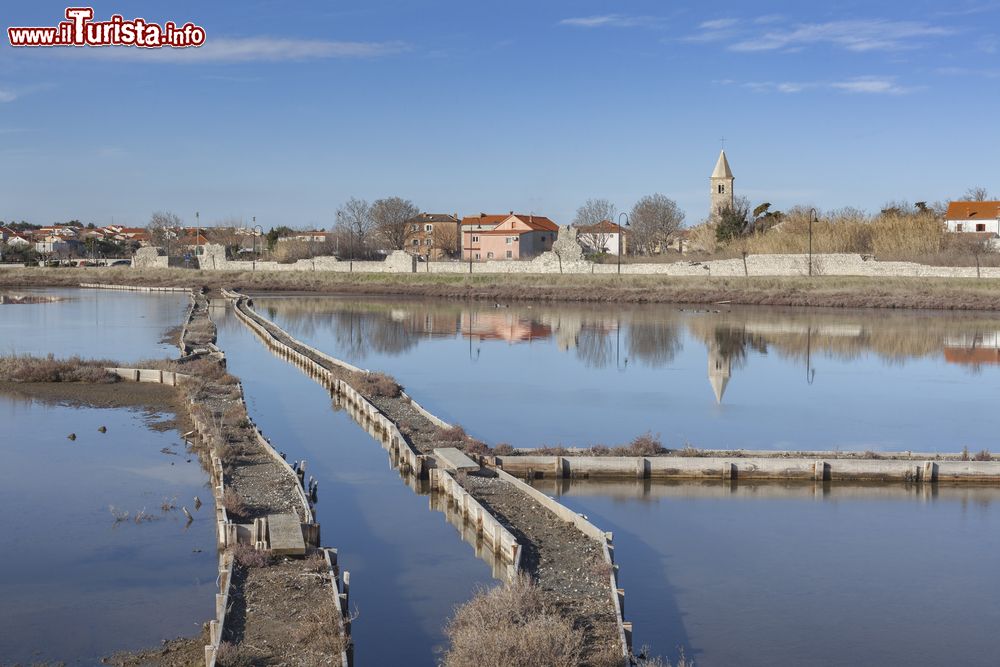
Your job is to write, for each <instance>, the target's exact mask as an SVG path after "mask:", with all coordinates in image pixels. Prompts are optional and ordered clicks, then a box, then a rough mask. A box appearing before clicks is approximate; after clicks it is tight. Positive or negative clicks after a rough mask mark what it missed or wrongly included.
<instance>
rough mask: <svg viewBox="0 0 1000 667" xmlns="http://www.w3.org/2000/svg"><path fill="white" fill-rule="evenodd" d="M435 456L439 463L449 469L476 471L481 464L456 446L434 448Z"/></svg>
mask: <svg viewBox="0 0 1000 667" xmlns="http://www.w3.org/2000/svg"><path fill="white" fill-rule="evenodd" d="M434 458H435V459H436V460H437V462H438V464H440V465H441V466H443V467H444V468H447V469H448V470H454V471H456V472H458V471H463V470H465V471H475V470H479V464H478V463H476V462H475V461H473V460H472V459H470V458H469V457H468V456H466V455H465V453H463V452H462V451H461V450H460V449H457V448H456V447H441V448H439V449H435V450H434Z"/></svg>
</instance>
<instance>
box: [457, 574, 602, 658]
mask: <svg viewBox="0 0 1000 667" xmlns="http://www.w3.org/2000/svg"><path fill="white" fill-rule="evenodd" d="M445 634H446V635H447V637H448V639H449V641H450V642H451V646H450V648H449V649H448V652H447V653H446V654H445V657H444V665H445V667H534V666H535V665H546V666H547V667H575V666H576V665H579V664H580V663H581V658H582V655H583V644H584V635H583V632H582V631H580V630H577V629H575V628H574V627H573V624H572V623H571V622H570V621H569V620H568V619H566V618H564V617H562V616H560V615H558V614H556V613H553V612H550V611H548V610H547V609H546V608H545V607H544V605H543V604H542V596H541V593H540V591H539V590H538V589H537V587H536V586H535V585H534V584H532V583H531V581H530V580H529V579H528V578H527V577H523V576H522V577H518V578H517V579H515V580H514V581H512V582H510V583H509V584H507V585H505V586H498V587H496V588H493V589H490V590H486V591H480V592H479V593H477V594H476V595H475V597H473V598H472V600H470V601H469V602H467V603H466V604H464V605H462V606H461V607H459V608H458V609H457V610H456V612H455V615H454V617H453V618H452V619H451V620H450V621H449V622H448V626H447V627H446V629H445Z"/></svg>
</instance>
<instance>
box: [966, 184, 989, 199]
mask: <svg viewBox="0 0 1000 667" xmlns="http://www.w3.org/2000/svg"><path fill="white" fill-rule="evenodd" d="M991 199H992V197H990V193H989V192H988V191H987V190H986V188H984V187H981V186H977V187H974V188H969V189H968V190H966V191H965V200H966V201H990V200H991Z"/></svg>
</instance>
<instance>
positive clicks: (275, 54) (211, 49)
mask: <svg viewBox="0 0 1000 667" xmlns="http://www.w3.org/2000/svg"><path fill="white" fill-rule="evenodd" d="M409 48H410V47H409V46H408V45H407V44H405V43H404V42H348V41H328V40H317V39H285V38H275V37H215V38H213V37H212V36H211V35H209V37H208V39H207V40H206V42H205V44H204V45H203V46H200V47H196V48H195V47H191V48H185V49H172V48H162V49H140V48H136V47H129V46H105V47H88V48H72V49H70V48H67V49H53V50H52V51H51V53H55V54H59V55H68V56H85V57H94V58H106V59H109V60H135V61H150V62H166V63H182V64H188V63H192V64H199V63H247V62H283V61H303V60H320V59H328V58H378V57H382V56H391V55H396V54H399V53H403V52H405V51H408V50H409Z"/></svg>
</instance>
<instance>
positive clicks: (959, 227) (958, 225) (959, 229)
mask: <svg viewBox="0 0 1000 667" xmlns="http://www.w3.org/2000/svg"><path fill="white" fill-rule="evenodd" d="M955 231H956V232H960V231H962V223H961V222H960V223H958V224H957V225H955Z"/></svg>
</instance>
